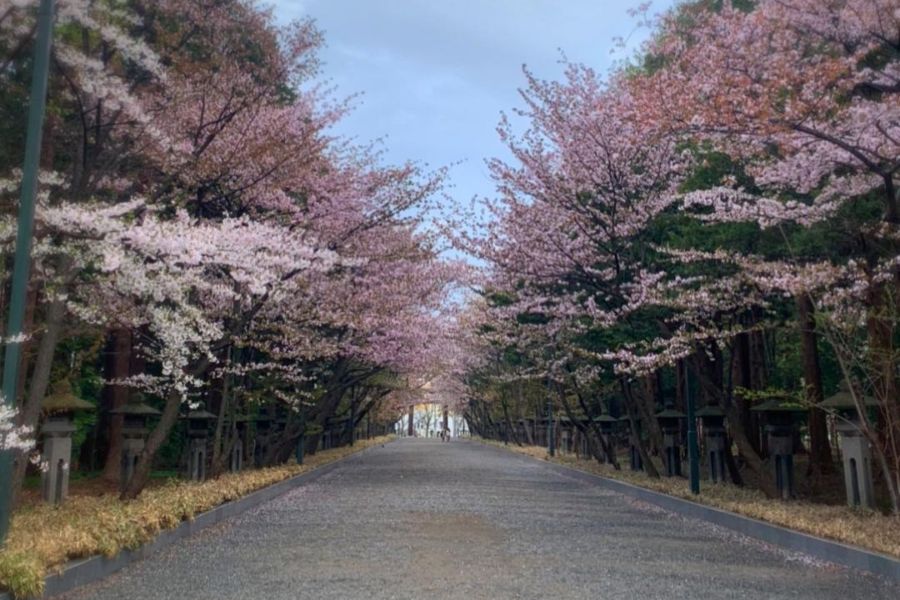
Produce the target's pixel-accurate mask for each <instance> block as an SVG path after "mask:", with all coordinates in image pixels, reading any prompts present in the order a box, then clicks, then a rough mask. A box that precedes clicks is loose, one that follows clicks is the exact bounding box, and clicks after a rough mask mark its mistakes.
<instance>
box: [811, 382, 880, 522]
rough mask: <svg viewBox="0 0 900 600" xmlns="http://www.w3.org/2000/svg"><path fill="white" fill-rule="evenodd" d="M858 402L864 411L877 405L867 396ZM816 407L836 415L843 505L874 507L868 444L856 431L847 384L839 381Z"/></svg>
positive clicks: (857, 422) (857, 424)
mask: <svg viewBox="0 0 900 600" xmlns="http://www.w3.org/2000/svg"><path fill="white" fill-rule="evenodd" d="M862 402H863V405H864V406H865V407H866V408H867V409H870V408H874V407H877V406H878V401H877V400H876V399H875V398H872V397H871V396H863V397H862ZM819 406H821V407H822V408H824V409H828V411H829V412H835V413H837V415H838V419H837V421H836V423H835V429H837V432H838V435H840V436H841V459H842V462H843V463H844V487H845V488H846V490H847V504H849V505H850V506H864V507H866V508H874V507H875V493H874V490H873V486H872V452H871V449H870V448H869V441H868V440H867V439H866V437H865V436H864V435H863V433H862V430H861V428H860V415H859V411H857V409H856V403H855V402H854V401H853V395H852V394H851V393H850V386H849V385H848V384H847V381H846V380H844V381H842V382H841V387H840V389H838V391H837V393H835V394H834V395H833V396H829V397H828V398H826V399H825V400H824V401H823V402H821V403H820V404H819Z"/></svg>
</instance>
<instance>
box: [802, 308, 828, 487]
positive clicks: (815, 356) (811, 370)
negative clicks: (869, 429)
mask: <svg viewBox="0 0 900 600" xmlns="http://www.w3.org/2000/svg"><path fill="white" fill-rule="evenodd" d="M813 311H814V307H813V303H812V300H811V299H810V297H809V296H807V295H806V294H802V295H800V296H798V297H797V322H798V325H799V328H800V346H801V348H800V349H801V356H802V360H803V379H804V381H805V384H806V400H807V402H809V403H810V405H817V404H819V403H820V402H822V400H824V399H825V394H824V392H823V390H822V370H821V368H820V366H819V349H818V345H817V337H818V336H817V335H816V320H815V317H814V314H813ZM809 472H810V473H812V474H814V475H817V476H818V475H823V474H826V473H833V472H834V462H833V461H832V458H831V444H830V443H829V442H828V422H827V419H826V415H825V412H824V411H822V410H820V409H818V408H816V407H815V406H811V407H810V409H809Z"/></svg>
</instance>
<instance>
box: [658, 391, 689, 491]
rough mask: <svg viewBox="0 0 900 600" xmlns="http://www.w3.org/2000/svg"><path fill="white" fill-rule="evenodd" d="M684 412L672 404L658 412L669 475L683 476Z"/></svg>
mask: <svg viewBox="0 0 900 600" xmlns="http://www.w3.org/2000/svg"><path fill="white" fill-rule="evenodd" d="M684 418H685V416H684V413H683V412H681V411H678V410H675V409H674V408H672V407H671V406H669V407H667V408H665V409H664V410H662V411H660V412H658V413H656V420H657V421H658V422H659V428H660V429H662V433H663V450H664V451H665V454H664V457H663V458H664V459H665V466H666V475H667V476H668V477H674V476H676V475H677V476H679V477H680V476H681V421H683V420H684Z"/></svg>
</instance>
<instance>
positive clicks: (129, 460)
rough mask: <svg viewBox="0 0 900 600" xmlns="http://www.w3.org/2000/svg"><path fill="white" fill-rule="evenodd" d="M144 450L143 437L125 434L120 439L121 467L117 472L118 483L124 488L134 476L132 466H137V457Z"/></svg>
mask: <svg viewBox="0 0 900 600" xmlns="http://www.w3.org/2000/svg"><path fill="white" fill-rule="evenodd" d="M143 451H144V438H143V436H139V437H130V436H126V437H125V439H123V440H122V467H121V470H120V472H119V485H120V487H121V489H123V490H124V489H125V487H126V486H127V485H128V482H129V481H131V478H132V476H134V468H135V467H136V466H137V462H138V457H140V455H141V452H143Z"/></svg>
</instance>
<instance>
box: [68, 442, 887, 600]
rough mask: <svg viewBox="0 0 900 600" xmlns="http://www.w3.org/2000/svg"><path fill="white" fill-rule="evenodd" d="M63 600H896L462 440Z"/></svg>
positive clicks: (403, 449) (401, 459)
mask: <svg viewBox="0 0 900 600" xmlns="http://www.w3.org/2000/svg"><path fill="white" fill-rule="evenodd" d="M59 598H66V599H67V600H87V599H91V600H107V599H108V600H145V599H157V598H159V599H179V600H181V599H202V600H206V599H208V600H213V599H215V600H228V599H251V600H255V599H259V600H263V599H265V600H282V599H285V600H286V599H291V600H294V599H298V598H310V599H317V600H318V599H321V598H336V599H337V598H339V599H354V598H363V599H366V600H376V599H388V598H395V599H400V598H403V599H414V600H419V599H422V600H430V599H441V598H460V599H462V598H466V599H470V598H485V599H500V598H534V599H538V598H541V599H544V598H567V599H568V598H590V599H592V600H597V599H600V600H609V599H615V598H641V599H652V598H666V599H672V598H746V599H750V598H752V599H753V600H759V599H762V598H809V599H814V600H827V599H829V598H835V599H841V600H850V599H854V600H855V599H863V598H891V599H892V600H896V599H897V598H900V588H898V587H896V586H893V585H889V584H886V583H883V582H881V581H880V580H878V579H876V578H874V577H870V576H867V575H863V574H860V573H857V572H853V571H848V570H844V569H840V568H837V567H833V566H828V565H818V564H815V563H813V562H812V561H811V560H809V559H806V558H804V557H803V556H799V555H792V554H788V553H785V552H782V551H779V550H776V549H773V548H770V547H766V546H764V545H762V544H760V543H757V542H752V541H749V540H747V539H746V538H741V537H739V536H736V535H733V534H730V533H728V532H726V531H725V530H720V529H718V528H716V527H713V526H710V525H707V524H705V523H702V522H699V521H695V520H690V519H684V518H681V517H677V516H674V515H672V514H670V513H667V512H665V511H661V510H658V509H654V508H651V507H649V506H648V505H643V504H641V503H638V502H635V501H633V500H629V499H628V498H626V497H624V496H620V495H618V494H615V493H612V492H608V491H606V490H603V489H599V488H597V487H595V486H591V485H589V484H586V483H582V482H577V481H574V480H570V479H568V478H566V477H564V476H562V475H559V474H557V473H554V472H551V471H549V470H548V469H547V468H545V467H544V466H543V465H542V464H541V463H539V462H537V461H529V460H526V459H523V458H521V457H519V456H515V455H513V454H510V453H508V452H505V451H503V450H500V449H494V448H490V447H485V446H482V445H480V444H476V443H471V442H462V441H454V442H452V443H449V444H447V443H441V442H440V441H431V440H401V441H398V442H396V443H393V444H388V445H387V446H385V447H384V448H375V449H373V450H371V451H369V452H366V453H364V454H362V455H358V456H355V457H353V458H351V459H349V460H347V461H346V462H345V463H344V464H343V465H342V466H341V467H339V468H338V469H335V470H334V471H332V472H331V473H328V474H326V475H325V476H323V477H322V478H321V479H319V480H317V481H316V482H314V483H311V484H308V485H305V486H301V487H299V488H297V489H295V490H294V491H292V492H289V493H287V494H285V495H284V496H282V497H280V498H278V499H276V500H273V501H272V502H269V503H267V504H264V505H262V506H260V507H259V508H257V509H255V510H252V511H250V512H248V513H245V514H244V515H243V516H241V517H238V518H235V519H233V520H231V521H229V522H227V523H225V524H222V525H219V526H216V527H213V528H210V529H207V530H205V531H203V532H201V533H199V534H197V535H195V536H193V537H191V538H188V539H186V540H183V541H181V542H179V543H176V544H174V545H173V546H171V547H169V548H168V549H166V550H164V551H162V552H160V553H159V554H156V555H154V556H152V557H151V558H149V559H147V560H144V561H141V562H138V563H136V564H134V565H132V566H130V567H128V568H126V569H124V570H123V571H121V572H119V573H118V574H116V575H114V576H112V577H110V578H108V579H106V580H104V581H103V582H101V583H98V584H94V585H90V586H86V587H84V588H80V589H79V590H77V591H76V592H74V593H70V594H68V595H66V596H62V597H59Z"/></svg>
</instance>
